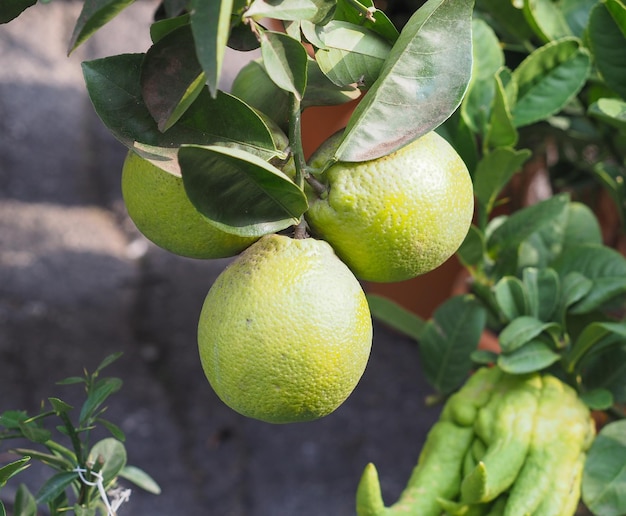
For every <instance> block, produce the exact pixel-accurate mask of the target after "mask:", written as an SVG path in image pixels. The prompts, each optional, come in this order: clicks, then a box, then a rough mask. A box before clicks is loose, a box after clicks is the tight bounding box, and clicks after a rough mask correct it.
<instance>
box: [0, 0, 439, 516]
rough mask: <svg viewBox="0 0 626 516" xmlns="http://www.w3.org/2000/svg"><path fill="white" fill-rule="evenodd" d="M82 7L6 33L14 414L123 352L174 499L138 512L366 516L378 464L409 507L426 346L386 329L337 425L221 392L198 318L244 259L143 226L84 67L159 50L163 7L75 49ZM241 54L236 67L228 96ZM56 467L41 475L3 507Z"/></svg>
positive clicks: (71, 394) (1, 149) (6, 217)
mask: <svg viewBox="0 0 626 516" xmlns="http://www.w3.org/2000/svg"><path fill="white" fill-rule="evenodd" d="M81 5H82V4H81V3H80V2H58V1H55V2H51V3H48V4H38V5H37V6H35V7H33V8H31V9H29V10H28V11H26V12H25V13H24V14H23V15H22V16H20V17H19V18H18V19H17V20H15V21H13V22H11V23H9V24H8V25H0V412H2V411H4V410H8V409H25V410H28V411H29V412H31V413H36V412H37V410H38V407H39V405H40V403H41V400H44V399H46V398H47V397H49V396H58V397H60V398H62V399H64V400H66V401H68V402H70V403H75V404H76V405H78V404H79V403H81V400H82V399H83V398H82V393H81V392H80V389H79V388H76V387H69V386H58V385H56V384H55V382H56V381H57V380H60V379H62V378H65V377H67V376H76V375H80V374H81V372H82V370H83V368H84V367H86V368H87V369H90V370H93V368H95V367H96V365H97V364H98V363H99V362H100V361H101V360H102V359H103V358H104V357H105V356H107V355H108V354H110V353H114V352H117V351H122V352H123V353H124V355H123V357H122V358H121V359H120V360H118V361H117V362H116V363H115V364H114V365H113V366H111V367H110V368H109V369H108V370H107V371H106V373H107V374H109V375H112V376H117V377H120V378H121V379H123V381H124V387H123V388H122V390H121V392H119V393H117V394H116V395H114V396H113V397H112V398H111V399H110V400H109V403H108V405H109V411H108V413H107V414H108V418H109V419H111V420H112V421H114V422H116V423H117V424H119V425H120V426H121V428H122V429H123V430H124V431H125V433H126V436H127V441H126V446H127V449H128V454H129V462H130V463H131V464H133V465H136V466H138V467H141V468H143V469H145V470H146V471H147V472H148V473H150V474H151V475H152V476H153V477H154V478H155V479H156V480H157V482H158V483H159V484H160V485H161V487H162V490H163V492H162V494H161V495H159V496H155V495H151V494H147V493H144V492H142V491H140V490H138V489H134V490H133V493H132V496H131V498H130V502H128V503H127V504H125V505H123V506H122V508H121V509H120V511H119V514H120V515H131V514H132V515H140V516H141V515H178V514H194V515H196V514H202V515H217V516H221V515H224V516H226V515H228V516H238V515H246V516H275V515H288V516H289V515H298V516H309V515H310V516H320V515H324V516H341V515H352V514H355V510H354V495H355V491H356V486H357V483H358V480H359V477H360V475H361V472H362V470H363V468H364V467H365V465H366V464H367V463H368V462H370V461H371V462H374V463H375V464H376V465H377V467H378V470H379V473H380V476H381V482H382V486H383V495H384V496H385V500H386V501H387V503H391V502H393V501H394V500H395V499H396V498H397V496H398V495H399V494H400V491H401V490H402V488H403V487H404V485H405V484H406V481H407V479H408V477H409V475H410V472H411V469H412V467H413V466H414V464H415V461H416V459H417V455H418V453H419V450H420V448H421V446H422V444H423V440H424V436H425V434H426V432H427V430H428V428H429V427H430V426H431V424H432V422H433V420H434V418H435V417H436V416H437V414H438V410H439V409H438V408H437V407H434V408H433V407H431V408H429V407H426V405H425V404H424V398H425V396H426V395H427V394H429V392H430V390H429V388H428V386H427V385H426V383H425V381H424V380H423V378H422V377H421V372H420V367H419V363H418V355H417V352H416V346H415V343H414V342H412V341H410V340H409V339H407V338H404V337H402V336H400V335H398V334H395V333H393V332H392V331H390V330H389V329H387V328H385V327H383V326H381V325H380V324H376V325H375V338H374V346H373V351H372V356H371V360H370V363H369V365H368V368H367V371H366V373H365V375H364V377H363V379H362V381H361V383H360V384H359V386H358V387H357V389H356V391H355V392H354V394H353V395H352V396H351V397H350V398H349V399H348V401H347V402H346V403H345V404H344V405H343V406H342V407H340V408H339V410H337V411H336V412H335V413H334V414H332V415H330V416H328V417H326V418H324V419H322V420H320V421H316V422H312V423H304V424H294V425H281V426H274V425H269V424H265V423H261V422H257V421H253V420H250V419H246V418H244V417H242V416H239V415H238V414H236V413H234V412H233V411H231V410H230V409H228V408H227V407H225V406H224V405H223V404H222V403H221V402H220V401H219V400H218V399H217V397H216V396H215V394H214V393H213V392H212V390H211V388H210V386H209V384H208V382H207V381H206V379H205V378H204V375H203V373H202V370H201V367H200V363H199V359H198V356H197V350H196V340H195V338H196V321H197V317H198V315H199V311H200V307H201V304H202V301H203V299H204V296H205V295H206V292H207V291H208V289H209V287H210V286H211V283H212V281H213V280H214V279H215V277H216V276H217V274H219V272H220V271H221V270H222V269H223V267H224V266H225V265H226V264H227V261H226V260H217V261H210V262H204V261H196V260H190V259H185V258H180V257H176V256H174V255H171V254H169V253H166V252H165V251H162V250H160V249H158V248H156V247H155V246H153V245H152V244H150V243H149V242H147V241H146V240H145V239H144V238H143V237H142V236H141V235H139V234H138V233H137V231H136V229H135V228H134V226H133V224H132V223H131V222H130V221H129V219H128V218H127V215H126V213H125V210H124V207H123V204H122V202H121V194H120V188H119V178H120V170H121V164H122V161H123V158H124V155H125V149H124V148H123V147H122V145H121V144H119V143H118V142H117V141H116V140H114V139H113V138H112V136H111V135H110V134H109V133H108V131H107V130H106V129H105V128H104V126H103V125H102V124H101V122H100V120H99V119H98V118H97V116H96V115H95V113H94V111H93V108H92V106H91V104H90V102H89V99H88V97H87V94H86V90H85V87H84V83H83V78H82V73H81V68H80V62H81V61H84V60H89V59H95V58H98V57H104V56H107V55H113V54H119V53H125V52H144V51H146V50H147V48H148V46H149V37H148V27H149V23H150V20H151V17H152V15H153V12H154V9H155V7H156V3H155V2H154V1H147V0H144V1H141V2H137V3H135V4H133V5H132V6H131V7H130V8H128V9H127V10H126V11H124V12H123V13H122V14H121V15H120V16H119V17H117V18H116V19H115V20H114V21H113V22H111V23H110V24H109V25H108V26H107V27H105V28H104V29H102V30H101V31H100V32H99V33H98V34H97V35H96V36H95V37H93V38H92V39H91V40H89V41H88V42H87V43H86V44H84V45H83V46H82V47H80V48H79V49H78V50H77V51H76V52H75V53H73V54H72V55H71V56H70V57H67V55H66V47H67V43H68V41H69V37H70V35H71V32H72V29H73V26H74V23H75V21H76V18H77V16H78V13H79V12H80V7H81ZM240 57H241V56H240V55H238V54H236V53H233V55H231V56H229V59H227V63H228V65H229V67H230V68H229V69H228V70H226V78H225V82H224V88H227V87H228V83H229V81H231V80H232V77H233V75H234V73H236V69H237V66H238V63H240ZM244 57H245V56H244ZM416 295H417V293H416ZM7 449H8V445H7V444H0V464H4V463H6V462H9V461H10V460H12V457H11V456H10V455H9V454H8V453H7ZM48 474H49V470H46V469H42V468H37V467H33V468H31V469H30V470H28V472H26V473H24V474H22V475H20V476H19V477H17V478H16V479H15V480H16V481H15V482H11V483H10V484H9V485H8V486H7V487H6V488H4V489H3V490H2V491H1V492H0V497H1V498H2V499H3V500H5V501H10V500H12V498H13V495H14V493H15V489H16V487H17V481H20V480H21V481H24V482H27V483H28V484H29V485H30V486H31V489H34V490H36V489H37V488H38V487H39V486H40V485H41V483H42V482H43V481H44V480H45V479H46V478H47V475H48Z"/></svg>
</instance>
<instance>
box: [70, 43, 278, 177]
mask: <svg viewBox="0 0 626 516" xmlns="http://www.w3.org/2000/svg"><path fill="white" fill-rule="evenodd" d="M143 57H144V56H143V54H123V55H119V56H113V57H106V58H103V59H97V60H95V61H88V62H85V63H83V65H82V66H83V75H84V76H85V82H86V85H87V91H88V93H89V97H90V99H91V102H92V103H93V105H94V108H95V110H96V113H97V114H98V116H99V117H100V119H101V120H102V122H103V123H104V125H105V126H106V127H107V128H108V129H109V130H110V131H111V133H112V134H113V136H115V137H116V138H117V139H118V140H119V141H120V142H121V143H123V144H124V145H125V146H126V147H128V148H129V149H133V150H134V151H135V152H137V153H138V154H140V155H141V156H142V157H144V158H145V159H149V160H150V161H152V162H153V163H155V164H156V165H157V166H159V167H160V168H162V169H163V170H166V171H168V172H170V173H172V174H174V175H178V176H180V169H179V166H178V163H177V161H176V155H177V152H178V147H180V145H182V144H188V143H192V144H199V145H210V144H219V145H230V146H239V147H243V148H245V149H246V150H248V151H249V152H253V153H257V154H259V155H260V156H262V157H263V158H264V159H270V158H272V157H273V156H276V155H277V151H276V149H275V146H274V140H273V138H272V135H271V133H270V131H269V129H268V128H267V126H266V125H265V123H264V122H263V120H261V118H260V117H259V115H258V114H257V113H255V112H254V110H252V109H251V108H250V107H249V106H247V105H246V104H244V103H243V102H241V101H240V100H238V99H236V98H235V97H233V96H231V95H228V94H226V93H222V92H220V93H219V94H218V96H217V97H216V98H215V99H213V98H211V96H210V95H209V92H208V90H207V89H204V90H203V91H202V92H201V93H200V95H199V96H198V98H197V99H196V101H195V102H194V103H193V104H192V105H191V106H190V107H189V109H187V111H186V112H185V114H184V115H183V116H182V117H181V119H180V120H179V121H178V123H176V124H175V125H174V126H173V127H171V128H170V129H169V130H168V131H166V132H165V133H162V132H161V131H159V129H158V127H157V124H156V122H155V121H154V119H153V118H152V116H151V115H150V112H149V111H148V109H147V107H146V106H145V104H144V103H143V99H142V94H141V86H140V70H141V64H142V62H143ZM234 120H236V121H237V123H233V121H234Z"/></svg>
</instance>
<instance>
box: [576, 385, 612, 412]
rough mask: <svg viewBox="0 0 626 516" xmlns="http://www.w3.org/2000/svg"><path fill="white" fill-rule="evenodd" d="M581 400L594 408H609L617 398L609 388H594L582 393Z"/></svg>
mask: <svg viewBox="0 0 626 516" xmlns="http://www.w3.org/2000/svg"><path fill="white" fill-rule="evenodd" d="M580 400H581V401H582V402H583V403H584V404H585V405H587V406H588V407H589V408H590V409H592V410H609V409H610V408H611V407H612V406H613V403H615V399H614V398H613V394H611V391H609V390H607V389H593V390H591V391H586V392H583V393H581V394H580Z"/></svg>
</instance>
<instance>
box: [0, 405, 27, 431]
mask: <svg viewBox="0 0 626 516" xmlns="http://www.w3.org/2000/svg"><path fill="white" fill-rule="evenodd" d="M27 419H28V414H27V413H26V411H24V410H7V411H6V412H3V413H2V414H0V425H2V426H3V427H5V428H8V429H9V430H18V429H19V428H20V425H21V424H22V423H23V422H24V421H26V420H27Z"/></svg>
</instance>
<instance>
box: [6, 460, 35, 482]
mask: <svg viewBox="0 0 626 516" xmlns="http://www.w3.org/2000/svg"><path fill="white" fill-rule="evenodd" d="M29 461H30V457H28V456H26V457H22V458H21V459H18V460H16V461H13V462H10V463H9V464H5V465H4V466H2V467H0V487H4V486H5V485H6V483H7V482H8V480H9V479H10V478H12V477H14V476H15V475H17V474H18V473H19V472H20V471H24V470H25V469H26V468H28V467H29V466H30V464H29Z"/></svg>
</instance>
